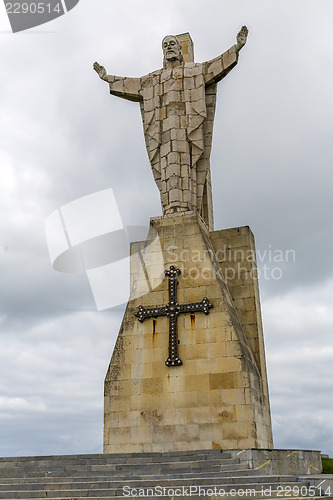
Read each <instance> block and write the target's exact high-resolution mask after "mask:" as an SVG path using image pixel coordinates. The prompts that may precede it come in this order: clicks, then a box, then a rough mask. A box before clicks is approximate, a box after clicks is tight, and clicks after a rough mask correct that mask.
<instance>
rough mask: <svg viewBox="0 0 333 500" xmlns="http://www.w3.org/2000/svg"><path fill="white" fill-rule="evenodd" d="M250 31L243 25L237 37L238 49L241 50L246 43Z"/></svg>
mask: <svg viewBox="0 0 333 500" xmlns="http://www.w3.org/2000/svg"><path fill="white" fill-rule="evenodd" d="M248 33H249V30H248V29H247V27H246V26H242V28H241V30H240V32H239V33H238V34H237V37H236V40H237V50H240V49H241V48H242V47H244V45H245V44H246V40H247V35H248Z"/></svg>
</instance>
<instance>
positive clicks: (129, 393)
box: [104, 213, 273, 453]
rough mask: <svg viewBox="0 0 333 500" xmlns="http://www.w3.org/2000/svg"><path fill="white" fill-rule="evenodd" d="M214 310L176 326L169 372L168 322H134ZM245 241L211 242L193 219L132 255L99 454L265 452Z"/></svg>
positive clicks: (156, 232) (246, 237)
mask: <svg viewBox="0 0 333 500" xmlns="http://www.w3.org/2000/svg"><path fill="white" fill-rule="evenodd" d="M170 266H174V267H175V268H177V269H180V270H181V274H180V276H179V277H178V292H177V293H178V296H177V299H178V303H179V304H184V303H186V304H187V303H191V302H200V301H202V299H203V298H204V297H207V298H208V300H209V301H210V302H211V303H212V304H213V308H212V309H210V310H209V314H207V315H205V314H203V313H202V312H197V313H195V314H194V313H193V314H192V313H191V314H181V315H180V316H179V317H178V339H179V345H178V349H179V357H180V358H181V360H182V361H183V364H182V365H181V366H176V367H167V366H166V365H165V361H166V359H167V358H168V349H169V318H167V317H157V318H148V319H146V320H145V321H144V322H142V323H140V322H139V321H138V318H137V317H136V316H135V312H137V311H138V308H139V305H142V306H143V307H145V308H151V307H157V306H164V305H166V304H167V303H168V301H169V294H168V279H167V278H165V276H164V271H165V270H167V269H170ZM255 271H256V262H255V253H254V240H253V235H252V233H251V231H250V229H249V228H248V227H241V228H235V229H228V230H224V231H213V232H210V233H209V231H208V229H207V226H206V225H205V224H204V222H203V221H202V219H201V218H200V217H199V216H198V215H197V214H194V213H186V214H185V215H184V214H183V215H175V216H169V217H160V218H155V219H152V220H151V228H150V232H149V235H148V238H147V241H145V242H138V243H134V244H132V246H131V297H130V301H129V303H128V305H127V308H126V311H125V315H124V319H123V322H122V326H121V328H120V332H119V335H118V339H117V342H116V345H115V349H114V352H113V355H112V359H111V362H110V366H109V369H108V372H107V375H106V379H105V408H104V452H106V453H119V452H141V451H144V452H151V451H153V452H155V451H171V450H195V449H197V450H199V449H211V448H221V449H244V448H272V446H273V443H272V432H271V420H270V408H269V399H268V390H267V377H266V366H265V354H264V342H263V335H262V325H261V314H260V303H259V293H258V283H257V279H256V273H255ZM224 276H225V278H224Z"/></svg>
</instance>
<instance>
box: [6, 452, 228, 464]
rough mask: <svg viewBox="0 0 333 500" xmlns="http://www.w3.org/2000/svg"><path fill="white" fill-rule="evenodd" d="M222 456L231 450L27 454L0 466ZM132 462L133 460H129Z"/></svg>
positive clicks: (167, 459) (226, 457)
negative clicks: (23, 463) (27, 463)
mask: <svg viewBox="0 0 333 500" xmlns="http://www.w3.org/2000/svg"><path fill="white" fill-rule="evenodd" d="M208 457H209V458H210V459H211V458H212V457H215V458H222V459H232V454H231V452H230V451H225V450H189V451H168V452H163V453H159V452H147V453H97V454H80V455H42V456H36V457H34V456H32V457H31V456H27V457H0V466H1V463H2V462H8V463H11V462H19V463H22V462H31V463H37V462H38V463H40V462H50V463H53V462H54V461H80V462H84V461H88V462H89V463H94V462H95V461H97V462H108V461H110V462H115V463H124V462H125V461H133V463H135V462H140V461H142V462H144V463H148V462H150V461H154V462H156V461H159V460H161V461H163V462H168V461H170V462H172V461H174V460H176V461H179V460H180V459H181V461H185V460H193V459H200V460H207V458H208ZM129 463H131V462H129Z"/></svg>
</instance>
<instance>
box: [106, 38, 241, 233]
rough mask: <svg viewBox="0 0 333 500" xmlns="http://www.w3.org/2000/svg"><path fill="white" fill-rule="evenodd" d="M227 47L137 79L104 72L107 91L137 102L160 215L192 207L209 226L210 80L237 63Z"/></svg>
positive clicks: (212, 110)
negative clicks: (198, 60)
mask: <svg viewBox="0 0 333 500" xmlns="http://www.w3.org/2000/svg"><path fill="white" fill-rule="evenodd" d="M237 60H238V53H237V51H236V47H235V46H233V47H231V49H229V50H228V51H227V52H225V53H223V54H222V55H220V56H218V57H216V58H215V59H212V60H210V61H207V62H204V63H194V62H189V63H179V65H178V66H176V67H174V68H173V69H159V70H157V71H154V72H152V73H149V74H148V75H145V76H143V77H141V78H128V77H118V76H111V75H108V77H107V79H108V83H109V85H110V93H111V94H113V95H115V96H118V97H122V98H124V99H128V100H131V101H137V102H139V103H140V109H141V114H142V122H143V130H144V136H145V142H146V148H147V152H148V157H149V161H150V164H151V167H152V170H153V174H154V178H155V181H156V184H157V186H158V188H159V190H160V193H161V202H162V208H163V214H171V213H175V212H181V211H187V210H191V211H196V212H198V213H199V214H200V215H201V216H202V217H203V219H204V220H205V222H206V223H207V225H208V227H209V228H210V229H213V208H212V195H211V180H210V163H209V158H210V151H211V144H212V133H213V120H214V114H215V104H216V90H217V85H216V83H217V82H218V81H220V80H221V79H222V78H224V77H225V76H226V75H227V74H228V73H229V71H231V69H232V68H233V67H234V66H235V65H236V64H237Z"/></svg>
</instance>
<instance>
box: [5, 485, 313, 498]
mask: <svg viewBox="0 0 333 500" xmlns="http://www.w3.org/2000/svg"><path fill="white" fill-rule="evenodd" d="M181 486H183V485H179V486H178V488H179V487H181ZM191 486H192V491H193V492H199V486H200V487H201V491H207V490H210V489H211V490H213V491H214V488H215V486H216V485H215V484H210V483H208V484H207V485H206V486H205V487H204V488H203V485H201V484H200V485H191ZM295 486H297V487H302V486H303V487H307V486H308V483H299V482H294V483H284V484H283V487H289V488H290V489H292V488H293V487H295ZM195 487H196V488H197V490H194V488H195ZM139 488H140V487H139V486H138V485H137V486H136V487H135V488H134V487H133V488H132V489H129V490H125V491H128V493H130V494H131V496H132V497H133V496H134V498H136V497H137V498H142V497H141V495H140V493H139ZM142 488H144V489H147V486H143V487H142ZM162 488H163V487H162ZM176 489H177V486H176V485H169V486H166V496H167V497H168V496H169V497H171V496H174V495H169V494H168V490H173V491H175V490H176ZM221 489H223V491H224V492H225V493H226V492H228V493H229V494H230V497H232V498H235V496H233V495H232V492H233V491H235V492H237V491H238V492H239V491H242V492H244V491H245V490H248V491H251V492H253V491H257V492H258V496H257V495H251V497H252V498H264V497H266V498H267V497H268V496H267V495H265V494H264V493H262V496H260V495H261V492H263V491H270V492H271V493H272V494H273V492H276V493H278V492H279V490H278V489H275V488H274V486H272V485H271V483H270V482H267V483H262V484H260V485H259V484H246V483H245V484H235V485H229V486H226V487H223V488H218V490H217V491H220V490H221ZM134 490H135V492H136V494H135V493H134ZM231 490H232V491H231ZM159 491H163V490H159ZM133 493H134V495H133ZM147 493H148V492H147ZM287 493H289V495H288V497H289V498H290V497H291V494H290V490H288V491H287ZM236 494H237V493H236ZM201 496H203V495H201ZM240 496H242V498H244V496H245V495H240ZM281 496H283V495H282V494H281ZM87 497H89V498H93V499H95V500H96V499H97V498H101V499H103V500H105V498H108V497H115V498H117V499H118V500H119V497H123V498H126V495H123V490H122V489H121V491H120V490H119V489H118V490H117V489H113V488H107V489H101V488H99V487H98V485H97V487H96V488H88V489H83V488H82V489H60V488H59V489H51V488H48V489H47V490H42V491H41V490H39V491H37V490H20V491H19V490H16V491H11V490H7V491H1V492H0V499H5V500H11V499H36V498H37V499H45V498H53V499H55V498H62V499H69V498H71V499H78V498H87ZM177 497H178V498H179V496H177ZM223 497H224V495H223ZM148 498H149V497H148ZM152 498H156V495H155V496H153V495H152ZM164 498H165V497H164ZM184 498H185V496H184ZM212 498H222V496H221V495H220V494H219V495H217V496H215V495H212Z"/></svg>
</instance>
